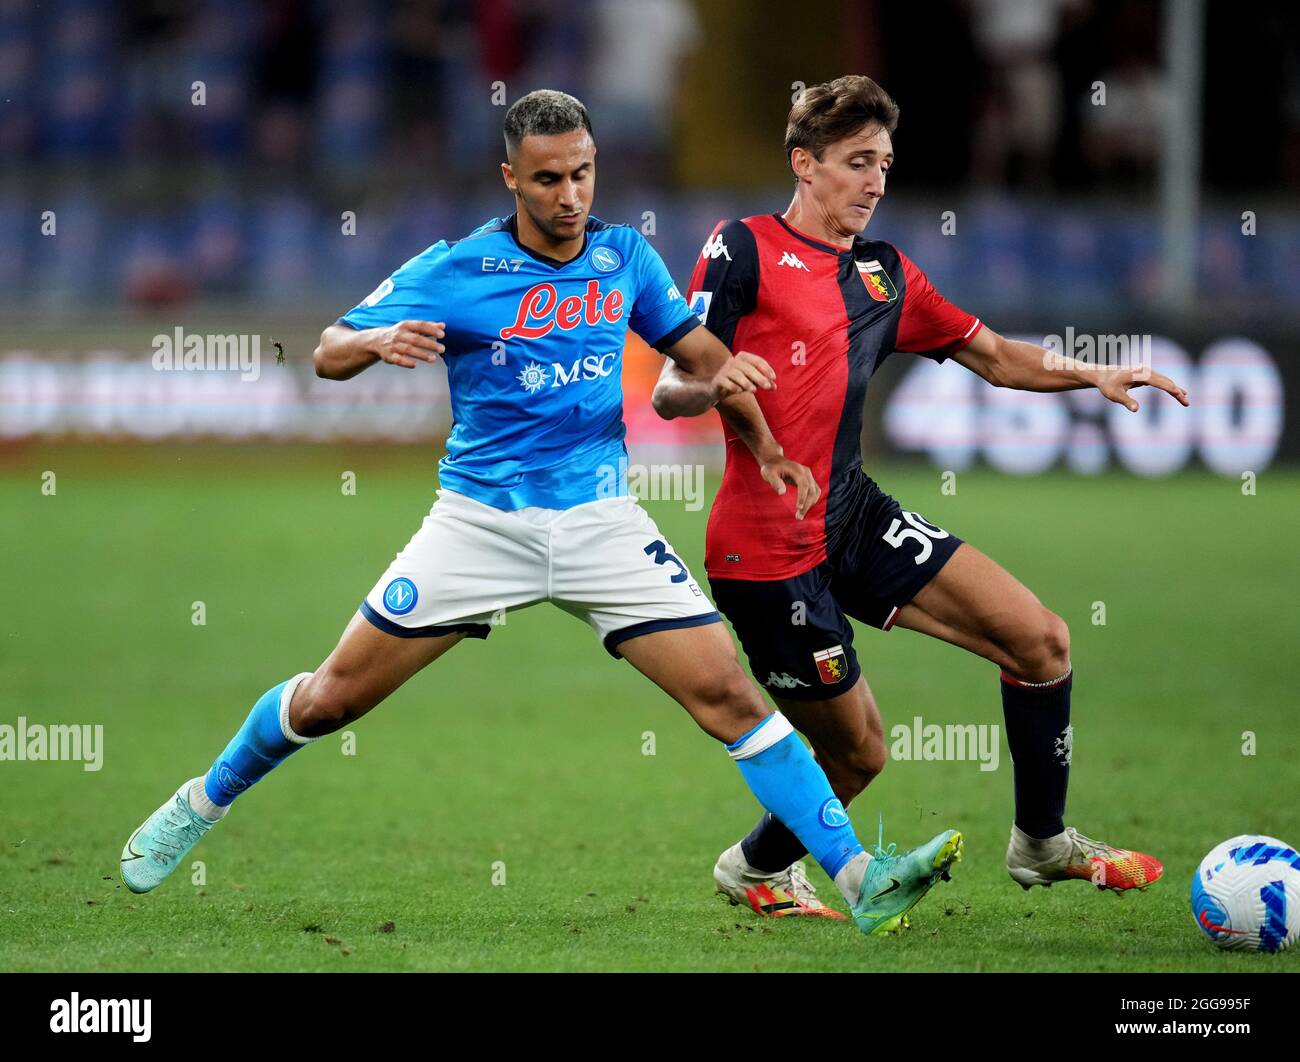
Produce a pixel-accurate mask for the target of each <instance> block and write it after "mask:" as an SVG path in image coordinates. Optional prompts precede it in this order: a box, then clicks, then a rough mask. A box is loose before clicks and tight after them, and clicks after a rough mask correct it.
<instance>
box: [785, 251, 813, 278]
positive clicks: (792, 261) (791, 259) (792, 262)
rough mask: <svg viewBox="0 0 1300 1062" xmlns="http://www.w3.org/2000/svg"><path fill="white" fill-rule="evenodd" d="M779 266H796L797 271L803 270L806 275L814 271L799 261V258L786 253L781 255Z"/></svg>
mask: <svg viewBox="0 0 1300 1062" xmlns="http://www.w3.org/2000/svg"><path fill="white" fill-rule="evenodd" d="M776 264H777V265H779V266H794V268H795V269H802V270H803V271H804V272H805V273H811V272H812V270H811V269H809V268H808V267H807V266H806V265H804V264H803V263H802V262H801V261H799V256H798V255H795V254H791V253H790V252H789V251H786V252H785V253H784V254H783V255H781V261H779V262H777V263H776Z"/></svg>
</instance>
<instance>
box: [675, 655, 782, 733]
mask: <svg viewBox="0 0 1300 1062" xmlns="http://www.w3.org/2000/svg"><path fill="white" fill-rule="evenodd" d="M686 707H687V708H688V709H689V710H690V713H691V716H692V717H693V718H694V719H695V721H696V723H698V724H699V725H700V727H701V729H703V730H704V731H705V732H706V733H708V734H710V735H711V736H713V737H715V738H718V739H719V740H724V741H734V740H735V738H736V737H737V736H739V735H740V734H743V733H744V732H745V731H747V730H752V729H753V728H754V727H756V726H758V724H759V723H761V722H762V721H763V720H764V719H766V718H767V716H768V715H769V714H771V713H770V712H769V710H768V708H767V705H766V704H765V703H764V702H763V697H762V695H761V694H760V693H759V692H758V690H756V689H755V688H754V684H753V683H752V682H750V681H749V679H748V678H747V677H746V676H745V673H744V672H743V671H741V669H740V666H739V665H737V666H736V667H735V668H732V669H727V670H726V671H724V672H722V673H721V674H719V675H715V676H712V677H710V678H709V679H708V680H706V681H705V682H703V683H701V684H700V685H698V686H697V687H696V688H695V689H694V690H693V691H692V695H691V697H690V700H689V703H688V704H687V706H686Z"/></svg>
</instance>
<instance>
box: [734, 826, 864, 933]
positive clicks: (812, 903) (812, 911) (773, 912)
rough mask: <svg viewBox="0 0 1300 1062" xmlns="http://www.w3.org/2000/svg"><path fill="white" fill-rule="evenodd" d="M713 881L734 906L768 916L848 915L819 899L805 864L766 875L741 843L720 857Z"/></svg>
mask: <svg viewBox="0 0 1300 1062" xmlns="http://www.w3.org/2000/svg"><path fill="white" fill-rule="evenodd" d="M713 881H714V883H715V886H716V888H715V891H716V892H717V893H718V894H719V895H722V896H725V897H726V898H727V900H728V901H729V902H730V903H731V905H732V906H733V907H735V906H738V905H740V904H744V905H745V906H747V907H748V908H749V909H750V910H751V911H753V912H754V913H755V914H757V915H762V916H764V917H771V918H787V917H790V916H792V915H793V916H803V917H809V918H845V917H846V916H845V915H842V914H840V912H839V911H837V910H835V909H834V908H832V907H827V906H826V905H825V904H824V903H822V902H821V900H819V899H818V898H817V890H816V889H815V888H813V883H812V882H811V881H809V880H808V875H807V873H806V872H805V870H804V865H803V864H802V863H795V864H793V865H792V866H789V867H787V868H786V869H785V870H783V871H780V872H779V873H777V874H766V873H764V872H763V871H761V870H755V869H754V868H753V867H751V866H750V865H749V863H748V862H747V861H746V859H745V853H744V852H743V851H742V850H741V847H740V844H739V843H736V844H734V845H732V846H731V847H730V848H728V849H727V850H726V851H725V852H723V853H722V855H720V856H718V863H717V865H716V866H715V867H714V868H713Z"/></svg>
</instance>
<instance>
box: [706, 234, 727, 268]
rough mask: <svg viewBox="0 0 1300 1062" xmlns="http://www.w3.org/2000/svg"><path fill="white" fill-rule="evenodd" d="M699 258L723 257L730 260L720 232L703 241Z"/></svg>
mask: <svg viewBox="0 0 1300 1062" xmlns="http://www.w3.org/2000/svg"><path fill="white" fill-rule="evenodd" d="M700 257H701V258H708V259H714V258H725V259H726V260H727V261H728V262H730V261H731V252H730V251H728V250H727V245H726V244H725V243H723V242H722V233H718V234H717V235H716V236H711V237H709V239H707V240H706V241H705V242H704V247H703V248H702V249H701V250H700Z"/></svg>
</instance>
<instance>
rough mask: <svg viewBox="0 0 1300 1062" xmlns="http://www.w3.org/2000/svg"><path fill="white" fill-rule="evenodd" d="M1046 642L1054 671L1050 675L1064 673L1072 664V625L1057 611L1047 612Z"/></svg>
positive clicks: (1055, 675) (1050, 663)
mask: <svg viewBox="0 0 1300 1062" xmlns="http://www.w3.org/2000/svg"><path fill="white" fill-rule="evenodd" d="M1044 643H1045V649H1046V652H1047V654H1048V658H1049V659H1048V663H1049V665H1050V667H1049V670H1051V671H1052V672H1053V674H1052V675H1051V676H1050V677H1051V678H1056V677H1057V676H1058V675H1064V674H1065V672H1066V670H1067V669H1068V668H1069V666H1070V627H1069V624H1067V623H1066V622H1065V620H1063V619H1061V617H1060V616H1058V615H1057V614H1056V613H1055V612H1048V613H1047V618H1046V627H1045V631H1044Z"/></svg>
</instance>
